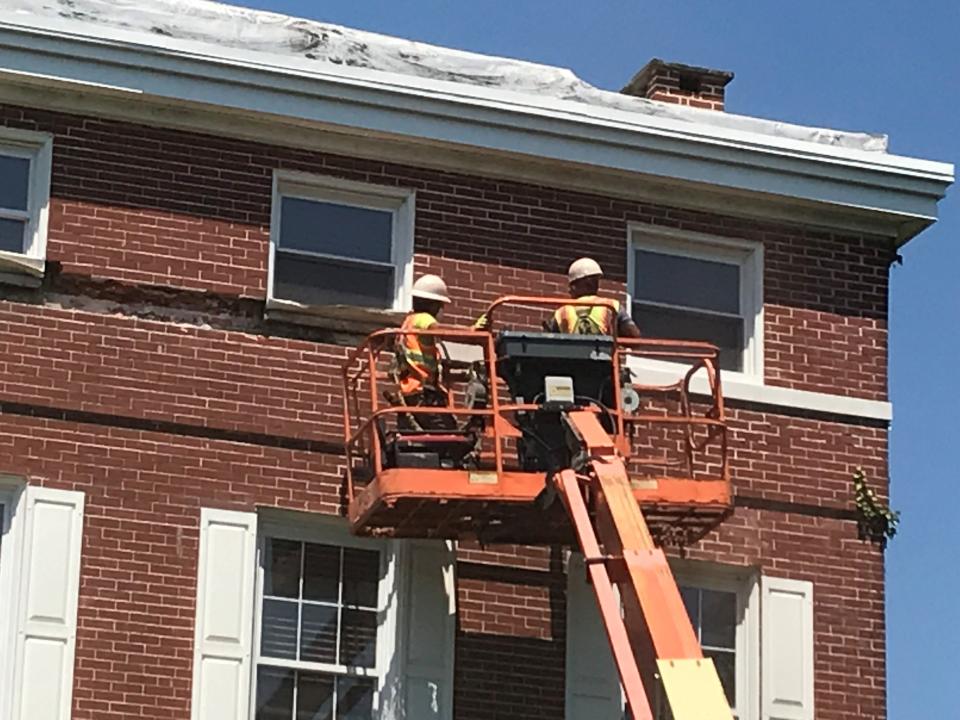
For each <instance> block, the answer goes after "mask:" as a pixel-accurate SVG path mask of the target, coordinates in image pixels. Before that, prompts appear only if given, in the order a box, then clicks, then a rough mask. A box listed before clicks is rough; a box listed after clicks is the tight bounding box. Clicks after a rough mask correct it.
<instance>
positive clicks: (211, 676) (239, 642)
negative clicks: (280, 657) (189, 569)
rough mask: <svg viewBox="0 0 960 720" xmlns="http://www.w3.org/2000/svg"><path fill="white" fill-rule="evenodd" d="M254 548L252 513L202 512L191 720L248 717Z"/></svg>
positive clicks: (237, 719)
mask: <svg viewBox="0 0 960 720" xmlns="http://www.w3.org/2000/svg"><path fill="white" fill-rule="evenodd" d="M256 548H257V515H256V513H245V512H233V511H229V510H213V509H210V508H203V509H201V511H200V553H199V563H198V566H197V617H196V621H195V623H196V626H195V635H194V648H193V697H192V705H191V713H190V717H191V719H192V720H246V718H247V716H248V707H249V702H250V673H251V667H250V653H251V637H252V635H253V604H254V572H255V567H256V557H255V555H256Z"/></svg>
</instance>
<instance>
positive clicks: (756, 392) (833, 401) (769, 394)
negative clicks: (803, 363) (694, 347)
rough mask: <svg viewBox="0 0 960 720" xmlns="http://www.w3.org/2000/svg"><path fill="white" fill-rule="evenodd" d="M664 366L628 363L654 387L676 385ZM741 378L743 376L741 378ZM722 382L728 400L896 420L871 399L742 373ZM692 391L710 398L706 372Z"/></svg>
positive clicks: (883, 405)
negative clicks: (766, 380) (771, 382)
mask: <svg viewBox="0 0 960 720" xmlns="http://www.w3.org/2000/svg"><path fill="white" fill-rule="evenodd" d="M663 365H664V364H663V363H650V362H644V361H643V360H642V359H639V358H631V359H630V360H629V361H628V366H629V367H630V369H631V370H633V371H634V372H635V373H636V374H637V379H638V381H639V382H642V383H645V384H651V385H653V384H662V385H667V384H672V383H674V382H676V381H677V378H678V376H679V373H678V371H677V370H670V369H667V368H664V367H663ZM738 375H739V376H740V377H737V376H738ZM720 379H721V387H722V388H723V397H724V400H740V401H743V402H749V403H756V404H758V405H764V406H768V407H770V408H771V409H773V410H776V409H777V408H789V409H794V410H806V411H810V412H818V413H825V414H828V415H842V416H846V417H850V418H861V419H865V420H880V421H882V422H890V421H891V420H892V419H893V406H892V405H891V404H890V403H889V402H886V401H883V400H868V399H866V398H858V397H846V396H843V395H831V394H829V393H819V392H812V391H810V390H796V389H794V388H786V387H778V386H776V385H765V384H763V383H760V382H756V381H750V380H746V379H744V378H743V376H742V375H740V373H721V377H720ZM690 390H691V391H692V392H693V394H695V395H699V396H702V397H709V396H710V387H709V384H708V382H707V378H706V377H705V376H704V374H703V373H702V372H701V373H698V374H697V375H695V376H694V378H693V379H692V381H691V382H690Z"/></svg>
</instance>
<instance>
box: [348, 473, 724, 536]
mask: <svg viewBox="0 0 960 720" xmlns="http://www.w3.org/2000/svg"><path fill="white" fill-rule="evenodd" d="M546 487H547V483H546V478H545V475H544V473H532V472H504V473H503V475H502V477H501V478H500V479H499V481H498V478H497V474H496V473H494V472H493V471H485V470H436V469H409V468H403V469H392V470H385V471H383V472H382V473H381V474H380V475H379V476H378V477H377V478H375V479H373V480H371V481H370V483H369V484H368V485H366V486H364V487H362V488H358V489H357V492H356V496H355V498H354V500H353V501H352V502H351V503H350V506H349V509H348V515H349V519H350V522H351V524H352V526H353V530H354V532H355V533H357V534H359V535H371V536H379V537H397V538H442V539H447V540H479V541H480V542H484V543H489V544H496V543H516V544H523V545H549V544H557V543H560V544H567V543H571V544H572V543H574V542H575V536H574V533H573V529H572V527H571V525H570V522H569V519H568V517H567V513H566V511H565V510H564V508H563V504H562V503H561V502H560V501H559V500H558V499H555V498H553V496H552V495H551V494H550V493H548V492H547V491H546ZM633 494H634V497H636V499H637V501H638V502H639V503H640V506H641V507H642V508H643V513H644V517H645V518H646V520H647V523H648V525H649V526H650V532H651V534H652V535H653V536H654V537H655V538H657V539H658V540H660V541H662V542H663V543H664V544H687V543H692V542H695V541H696V540H697V539H699V538H700V537H702V536H703V535H704V534H706V533H707V532H709V531H710V530H711V529H712V528H714V527H716V525H718V524H719V523H720V522H722V521H723V519H724V518H725V517H726V516H727V515H728V514H729V513H730V510H731V507H732V505H731V498H730V494H729V485H728V484H727V483H726V482H724V481H722V480H690V479H677V478H657V479H645V480H642V481H639V482H636V483H634V486H633Z"/></svg>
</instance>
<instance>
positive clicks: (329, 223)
mask: <svg viewBox="0 0 960 720" xmlns="http://www.w3.org/2000/svg"><path fill="white" fill-rule="evenodd" d="M392 234H393V213H392V212H390V211H388V210H370V209H368V208H358V207H350V206H349V205H335V204H333V203H327V202H317V201H314V200H302V199H300V198H289V197H287V198H283V200H282V201H281V210H280V247H281V248H285V249H289V250H309V251H310V252H317V253H324V254H325V255H339V256H341V257H348V258H356V259H358V260H376V261H379V262H390V251H391V248H392V245H393V238H392Z"/></svg>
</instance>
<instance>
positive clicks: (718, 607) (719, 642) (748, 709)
mask: <svg viewBox="0 0 960 720" xmlns="http://www.w3.org/2000/svg"><path fill="white" fill-rule="evenodd" d="M671 565H673V563H671ZM672 569H673V571H674V575H675V577H676V580H677V585H678V586H679V587H680V597H681V598H682V599H683V604H684V607H686V610H687V614H688V615H689V616H690V623H691V625H693V631H694V633H696V636H697V640H698V641H699V642H700V647H701V648H702V649H703V654H704V656H705V657H708V658H711V659H712V660H713V664H714V666H715V667H716V669H717V675H718V676H719V677H720V684H721V685H722V686H723V691H724V693H725V694H726V696H727V700H728V701H729V702H730V707H731V708H732V709H733V713H734V716H735V717H736V718H737V720H751V719H752V718H756V717H757V702H758V700H759V695H760V687H759V656H760V640H759V638H760V635H759V624H758V623H759V617H758V612H757V610H758V606H759V598H758V589H757V582H756V578H755V577H754V576H753V575H752V574H750V573H749V571H748V570H747V569H745V568H735V567H727V566H719V565H707V564H703V563H692V562H690V563H686V562H685V563H678V564H677V565H676V566H675V567H673V568H672ZM660 711H661V712H660V714H659V715H660V717H661V718H664V717H669V712H664V708H663V707H661V708H660Z"/></svg>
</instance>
